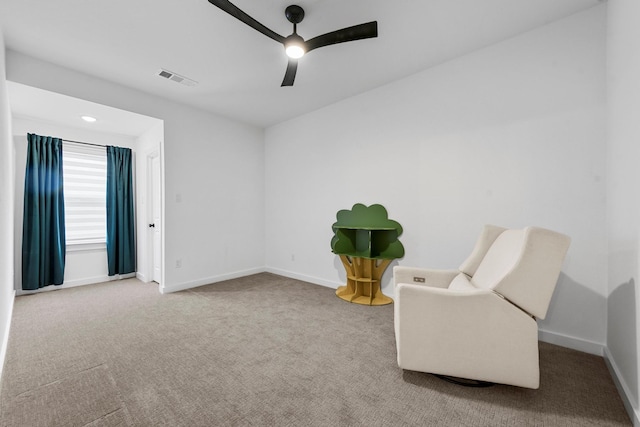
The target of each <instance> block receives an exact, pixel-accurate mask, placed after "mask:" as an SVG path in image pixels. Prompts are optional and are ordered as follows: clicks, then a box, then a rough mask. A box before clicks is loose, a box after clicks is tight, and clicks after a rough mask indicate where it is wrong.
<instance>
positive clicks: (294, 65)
mask: <svg viewBox="0 0 640 427" xmlns="http://www.w3.org/2000/svg"><path fill="white" fill-rule="evenodd" d="M297 69H298V60H297V59H291V58H289V63H288V64H287V71H286V72H285V73H284V79H283V80H282V84H281V85H280V86H281V87H282V86H293V81H294V80H295V79H296V70H297Z"/></svg>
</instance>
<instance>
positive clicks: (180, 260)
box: [176, 258, 182, 268]
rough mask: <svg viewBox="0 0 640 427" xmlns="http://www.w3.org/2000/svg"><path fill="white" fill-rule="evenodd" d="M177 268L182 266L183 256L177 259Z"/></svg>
mask: <svg viewBox="0 0 640 427" xmlns="http://www.w3.org/2000/svg"><path fill="white" fill-rule="evenodd" d="M176 268H182V258H178V259H177V260H176Z"/></svg>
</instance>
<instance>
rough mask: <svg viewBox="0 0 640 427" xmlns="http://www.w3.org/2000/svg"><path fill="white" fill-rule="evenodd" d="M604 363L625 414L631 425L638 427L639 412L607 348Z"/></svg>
mask: <svg viewBox="0 0 640 427" xmlns="http://www.w3.org/2000/svg"><path fill="white" fill-rule="evenodd" d="M604 361H605V363H606V364H607V368H609V373H611V378H613V382H614V383H615V385H616V388H617V389H618V394H619V395H620V398H621V399H622V403H623V404H624V408H625V409H626V410H627V414H628V415H629V418H630V419H631V422H632V424H633V425H634V426H635V427H638V426H640V412H638V408H636V407H635V404H634V397H633V393H632V392H631V391H630V390H629V387H628V386H627V382H626V381H624V379H623V378H624V377H623V376H622V375H621V374H620V369H618V366H617V365H616V362H615V361H614V360H613V357H611V353H610V352H609V347H605V348H604Z"/></svg>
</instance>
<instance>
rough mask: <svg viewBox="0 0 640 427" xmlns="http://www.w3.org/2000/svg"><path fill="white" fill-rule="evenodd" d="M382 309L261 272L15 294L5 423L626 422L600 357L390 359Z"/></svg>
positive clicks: (1, 400)
mask: <svg viewBox="0 0 640 427" xmlns="http://www.w3.org/2000/svg"><path fill="white" fill-rule="evenodd" d="M395 358H396V352H395V344H394V335H393V306H391V305H389V306H383V307H365V306H359V305H355V304H349V303H347V302H344V301H342V300H340V299H339V298H337V297H336V296H335V295H334V291H333V290H332V289H328V288H324V287H321V286H317V285H312V284H309V283H305V282H301V281H297V280H293V279H288V278H284V277H280V276H276V275H272V274H268V273H263V274H258V275H254V276H249V277H245V278H241V279H236V280H230V281H227V282H222V283H217V284H213V285H208V286H203V287H200V288H197V289H193V290H189V291H183V292H178V293H174V294H169V295H160V294H159V293H158V290H157V286H155V285H153V284H144V283H141V282H139V281H137V280H135V279H129V280H123V281H119V282H110V283H104V284H98V285H91V286H84V287H78V288H70V289H64V290H59V291H55V292H46V293H41V294H37V295H29V296H21V297H18V298H16V302H15V307H14V313H13V321H12V325H11V333H10V337H9V346H8V351H7V359H6V362H5V367H4V373H3V378H2V382H1V388H0V411H1V415H0V425H2V426H20V427H23V426H28V427H30V426H94V427H97V426H627V425H631V423H630V421H629V418H628V417H627V414H626V412H625V410H624V407H623V404H622V401H621V399H620V397H619V395H618V394H617V391H616V388H615V386H614V384H613V382H612V380H611V377H610V375H609V372H608V370H607V368H606V366H605V363H604V360H603V359H602V358H601V357H597V356H593V355H589V354H585V353H580V352H577V351H573V350H569V349H565V348H562V347H558V346H554V345H550V344H545V343H541V345H540V365H541V371H542V375H541V387H540V389H539V390H527V389H520V388H517V387H511V386H505V385H496V386H493V387H490V388H482V389H478V388H465V387H460V386H456V385H453V384H450V383H447V382H445V381H442V380H440V379H438V378H435V377H434V376H432V375H429V374H426V373H419V372H409V371H403V370H401V369H399V368H398V367H397V364H396V360H395Z"/></svg>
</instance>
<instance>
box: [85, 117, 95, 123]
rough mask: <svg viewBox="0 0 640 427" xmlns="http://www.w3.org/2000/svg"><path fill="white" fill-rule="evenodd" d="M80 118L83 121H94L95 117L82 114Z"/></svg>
mask: <svg viewBox="0 0 640 427" xmlns="http://www.w3.org/2000/svg"><path fill="white" fill-rule="evenodd" d="M82 120H84V121H85V122H89V123H93V122H95V121H96V118H95V117H91V116H82Z"/></svg>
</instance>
